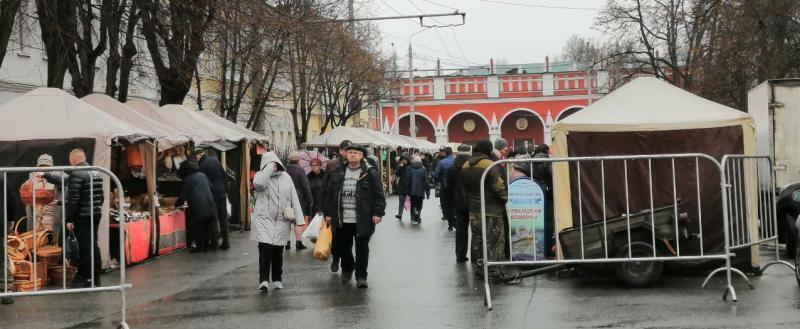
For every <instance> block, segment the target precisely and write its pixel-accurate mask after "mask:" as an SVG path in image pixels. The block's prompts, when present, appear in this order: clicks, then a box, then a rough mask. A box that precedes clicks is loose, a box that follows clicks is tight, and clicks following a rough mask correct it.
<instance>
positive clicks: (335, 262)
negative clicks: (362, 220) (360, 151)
mask: <svg viewBox="0 0 800 329" xmlns="http://www.w3.org/2000/svg"><path fill="white" fill-rule="evenodd" d="M351 144H353V143H352V142H351V141H349V140H347V139H345V140H343V141H342V142H341V143H339V158H336V159H334V158H333V157H331V159H330V160H328V162H327V166H326V167H325V174H323V175H322V180H323V183H324V185H323V186H324V188H325V192H324V193H323V195H326V196H327V195H328V183H329V182H330V179H331V174H332V173H333V172H336V171H337V170H338V169H339V168H340V167H343V166H344V164H345V162H346V161H347V147H348V146H350V145H351ZM325 202H327V200H324V199H323V202H322V203H323V204H322V207H323V209H324V208H325V207H326V206H327V205H326V204H325ZM335 235H336V233H335V232H334V237H333V240H332V241H331V272H333V273H336V272H338V271H339V261H340V258H339V254H337V253H336V236H335Z"/></svg>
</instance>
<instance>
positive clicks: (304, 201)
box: [286, 151, 314, 250]
mask: <svg viewBox="0 0 800 329" xmlns="http://www.w3.org/2000/svg"><path fill="white" fill-rule="evenodd" d="M288 160H289V161H288V163H287V164H286V173H287V174H289V177H291V178H292V183H294V190H295V191H297V198H298V199H300V206H301V207H303V213H304V214H310V213H311V212H310V211H309V209H311V202H312V201H313V200H314V197H313V196H311V186H310V185H309V183H308V176H306V171H305V169H303V167H300V152H297V151H294V152H292V153H290V154H289V157H288ZM294 231H295V247H297V250H303V249H306V246H305V245H303V241H302V236H301V235H302V234H303V232H301V231H300V230H299V229H298V228H297V227H295V230H294ZM291 249H292V243H291V241H290V242H287V243H286V250H291Z"/></svg>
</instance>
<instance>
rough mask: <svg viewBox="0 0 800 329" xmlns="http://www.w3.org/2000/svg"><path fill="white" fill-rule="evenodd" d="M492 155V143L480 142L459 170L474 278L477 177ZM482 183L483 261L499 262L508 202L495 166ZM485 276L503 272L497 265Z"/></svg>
mask: <svg viewBox="0 0 800 329" xmlns="http://www.w3.org/2000/svg"><path fill="white" fill-rule="evenodd" d="M491 154H492V142H490V141H489V140H486V139H485V140H481V141H478V143H476V144H475V147H474V148H473V149H472V157H470V158H469V160H468V161H467V163H465V164H464V167H463V168H462V169H461V189H462V193H464V199H465V200H467V202H468V203H469V223H470V228H471V229H472V246H471V254H472V263H473V269H475V271H476V275H482V274H483V271H482V270H481V269H482V268H483V267H482V266H479V265H478V264H479V261H480V260H481V259H482V258H483V252H482V245H483V238H482V236H481V231H482V225H481V192H480V191H481V190H480V188H481V176H482V175H483V173H484V171H486V170H487V169H489V166H491V165H492V163H493V161H492V160H490V158H489V157H490V156H491ZM489 170H490V171H489V173H488V174H487V176H486V181H485V182H484V193H485V200H483V201H484V202H483V203H484V205H485V210H486V244H487V254H488V255H487V258H488V259H489V260H490V261H502V260H504V259H505V258H506V257H505V245H506V235H505V233H504V229H503V222H505V217H504V216H503V214H504V212H505V207H506V201H507V200H508V192H507V190H506V182H505V180H504V176H503V175H502V173H501V171H500V167H499V166H494V167H492V168H491V169H489ZM489 270H490V271H489V275H490V276H491V277H492V278H493V279H500V278H501V277H502V276H503V274H504V273H503V272H504V269H503V268H502V267H499V266H492V267H490V268H489Z"/></svg>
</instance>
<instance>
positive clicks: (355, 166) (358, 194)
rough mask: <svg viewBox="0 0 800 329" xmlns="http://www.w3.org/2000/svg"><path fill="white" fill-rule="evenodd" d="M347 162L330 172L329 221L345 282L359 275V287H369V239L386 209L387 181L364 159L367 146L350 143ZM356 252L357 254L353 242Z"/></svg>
mask: <svg viewBox="0 0 800 329" xmlns="http://www.w3.org/2000/svg"><path fill="white" fill-rule="evenodd" d="M346 150H347V164H346V165H343V166H340V167H339V168H337V169H336V171H334V172H333V173H331V174H330V180H329V181H328V186H327V188H326V193H327V194H326V200H325V221H326V222H327V223H330V224H331V228H332V230H333V238H334V240H335V242H334V248H336V249H337V251H334V252H335V253H337V254H339V256H340V257H341V259H342V282H343V283H348V282H350V280H351V279H352V277H353V272H355V276H356V285H357V287H358V288H367V264H368V262H369V240H370V237H371V236H372V234H373V233H374V232H375V225H377V224H379V223H380V222H381V219H382V217H383V215H384V211H385V210H386V199H385V197H384V194H383V184H382V183H381V181H380V177H378V174H377V171H375V170H372V169H371V168H369V167H368V164H367V162H366V161H364V154H366V150H364V148H363V147H361V146H358V145H354V144H351V145H348V146H347V147H346ZM354 240H355V250H356V254H355V257H353V242H354Z"/></svg>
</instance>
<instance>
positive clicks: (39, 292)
mask: <svg viewBox="0 0 800 329" xmlns="http://www.w3.org/2000/svg"><path fill="white" fill-rule="evenodd" d="M77 171H88V172H89V175H88V176H89V182H88V183H89V199H90V202H92V201H93V200H94V197H95V193H103V191H102V190H101V191H95V190H94V181H95V180H96V179H101V180H102V179H103V178H102V176H101V175H100V174H104V175H106V176H108V177H109V178H110V179H111V181H112V182H113V183H114V184H115V185H116V188H117V191H118V196H119V200H118V202H119V208H120V209H124V208H125V195H124V190H123V187H122V183H121V182H120V180H119V178H117V176H116V175H114V174H113V173H112V172H111V171H109V170H108V169H105V168H102V167H96V166H75V167H64V166H62V167H16V168H0V173H2V175H3V200H5V201H6V202H8V200H9V198H8V195H9V194H8V176H9V173H17V174H25V173H27V174H29V177H36V175H38V173H53V175H51V177H57V178H56V179H57V180H58V181H60V186H58V188H60V190H61V191H62V193H61V205H62V206H61V246H62V250H61V261H62V266H61V268H62V273H61V275H62V282H61V287H60V288H57V289H50V288H48V289H39V287H37V284H36V282H37V280H38V279H39V276H38V273H37V272H38V270H39V269H38V257H39V256H38V248H39V247H38V243H37V242H36V241H35V239H34V241H33V245H32V247H33V252H32V253H31V256H30V257H31V260H32V263H33V266H32V269H31V274H30V278H31V281H32V283H33V290H32V291H18V292H14V291H12V292H9V290H8V284H6V285H5V289H3V291H1V292H0V297H23V296H44V295H58V294H76V293H89V292H105V291H118V292H119V293H120V299H121V306H120V307H121V311H122V315H121V321H120V324H119V326H120V327H121V328H128V323H127V321H126V310H127V301H126V296H125V289H127V288H131V287H132V286H131V285H130V284H128V283H126V281H125V212H124V211H120V213H119V225H120V228H119V252H120V255H119V257H120V258H119V259H120V262H119V264H120V267H119V278H120V281H119V282H120V283H119V284H118V285H111V286H96V285H95V283H96V282H95V280H94V278H95V277H96V276H95V249H96V248H94V247H96V246H97V241H96V232H95V224H94V223H95V221H99V220H100V218H95V216H94V211H90V215H89V216H90V224H91V225H89V227H90V234H91V240H92V241H91V244H90V245H91V246H93V248H90V249H91V255H90V258H91V270H90V272H91V273H83V274H81V276H85V275H86V274H90V277H91V278H92V280H91V287H86V288H68V287H67V266H66V264H67V254H66V249H67V248H66V245H67V242H66V239H67V234H66V230H67V229H66V216H67V214H66V208H67V207H66V205H67V200H66V194H67V193H66V192H67V186H66V183H67V179H68V175H67V173H72V172H77ZM31 185H32V201H33V204H32V206H31V217H33V220H32V222H33V230H32V232H34V238H35V237H36V233H38V230H37V222H38V220H37V214H36V211H37V209H36V205H37V204H36V202H37V200H36V197H37V193H36V192H37V184H35V183H33V184H31ZM54 185H55V184H54ZM7 208H8V207H5V209H3V237H4V239H3V240H4V243H6V242H5V241H7V240H8V236H9V231H8V229H9V228H8V209H7ZM3 251H4V252H3V260H4V261H3V276H4V277H3V278H4V282H6V283H7V282H9V280H8V270H9V264H8V261H9V257H8V253H9V250H8V246H6V247H5V248H3ZM43 270H44V271H47V266H45V268H44V269H43ZM46 284H47V283H46V282H42V283H41V286H42V288H44V287H45V285H46Z"/></svg>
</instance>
